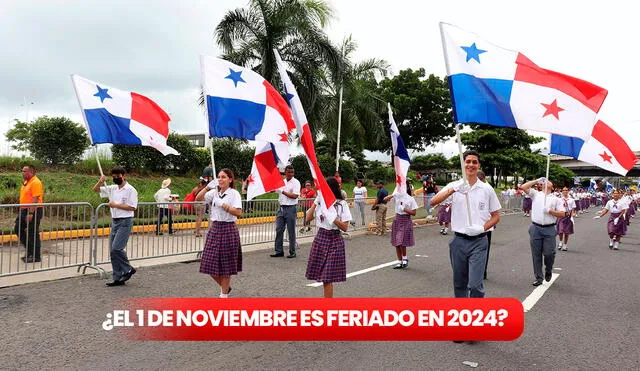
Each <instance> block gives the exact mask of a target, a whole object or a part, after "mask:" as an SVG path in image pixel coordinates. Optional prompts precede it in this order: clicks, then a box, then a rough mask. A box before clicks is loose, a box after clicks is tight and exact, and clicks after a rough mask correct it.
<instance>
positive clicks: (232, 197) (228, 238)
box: [200, 169, 242, 299]
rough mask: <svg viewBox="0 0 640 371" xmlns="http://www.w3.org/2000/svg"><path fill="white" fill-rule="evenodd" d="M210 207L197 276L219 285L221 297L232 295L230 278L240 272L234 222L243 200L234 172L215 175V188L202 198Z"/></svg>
mask: <svg viewBox="0 0 640 371" xmlns="http://www.w3.org/2000/svg"><path fill="white" fill-rule="evenodd" d="M204 200H205V202H206V203H207V204H210V205H211V211H210V213H209V215H210V225H211V226H210V227H209V232H208V233H207V241H206V243H205V245H204V250H203V251H202V259H201V260H200V273H204V274H208V275H210V276H211V278H213V280H214V281H216V283H217V284H218V285H219V286H220V298H223V299H226V298H227V297H228V295H229V292H231V276H232V275H236V274H238V272H241V271H242V248H241V246H240V233H239V232H238V227H237V226H236V219H238V217H239V216H240V215H242V198H241V196H240V192H238V191H236V190H235V189H234V187H233V171H231V170H230V169H222V170H220V172H219V173H218V187H217V189H212V190H210V191H208V192H207V193H206V194H205V195H204Z"/></svg>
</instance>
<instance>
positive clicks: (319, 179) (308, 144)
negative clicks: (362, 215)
mask: <svg viewBox="0 0 640 371" xmlns="http://www.w3.org/2000/svg"><path fill="white" fill-rule="evenodd" d="M273 52H274V54H275V56H276V63H277V65H278V72H279V73H280V79H281V80H282V85H284V90H285V93H286V96H287V102H288V103H289V105H290V106H291V112H292V113H293V119H294V121H295V124H296V129H297V131H298V136H299V137H300V144H301V145H302V149H303V150H304V154H305V155H306V156H307V162H308V163H309V169H310V170H311V176H312V177H313V183H314V184H315V186H316V189H317V190H318V196H317V198H316V201H319V204H320V209H321V210H322V211H323V212H324V213H325V214H327V216H331V217H333V219H335V217H337V213H336V211H335V210H334V208H333V207H331V206H333V204H334V203H335V202H336V197H335V195H334V194H333V192H331V189H330V188H329V184H327V180H326V179H325V178H324V176H323V175H322V171H321V170H320V165H319V163H318V158H317V157H316V150H315V147H314V145H313V137H312V136H311V129H310V128H309V122H308V121H307V115H306V114H305V113H304V109H303V107H302V101H301V100H300V97H299V96H298V92H297V91H296V88H295V86H293V83H292V82H291V79H290V78H289V74H288V73H287V67H286V66H285V64H284V61H283V60H282V58H280V54H279V53H278V51H277V50H275V49H274V50H273Z"/></svg>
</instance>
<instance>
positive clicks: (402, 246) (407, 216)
mask: <svg viewBox="0 0 640 371" xmlns="http://www.w3.org/2000/svg"><path fill="white" fill-rule="evenodd" d="M406 184H407V192H406V193H399V192H393V194H392V195H389V196H387V197H385V201H389V200H390V199H392V198H395V211H396V217H395V218H394V219H393V223H392V224H391V245H393V246H394V247H395V248H396V256H397V257H398V264H396V266H395V267H393V269H404V268H407V267H408V266H409V257H408V256H407V246H413V245H415V239H414V237H413V222H412V221H411V217H412V216H414V215H416V209H418V203H417V202H416V200H415V199H414V198H413V196H412V195H411V182H410V181H409V180H407V183H406Z"/></svg>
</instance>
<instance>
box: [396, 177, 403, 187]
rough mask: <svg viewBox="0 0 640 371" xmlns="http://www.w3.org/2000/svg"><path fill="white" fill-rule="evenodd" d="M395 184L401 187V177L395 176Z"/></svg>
mask: <svg viewBox="0 0 640 371" xmlns="http://www.w3.org/2000/svg"><path fill="white" fill-rule="evenodd" d="M396 183H398V185H402V177H401V176H400V175H396Z"/></svg>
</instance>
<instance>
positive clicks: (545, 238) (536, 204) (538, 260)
mask: <svg viewBox="0 0 640 371" xmlns="http://www.w3.org/2000/svg"><path fill="white" fill-rule="evenodd" d="M529 196H531V199H532V201H533V204H532V206H531V225H530V226H529V242H530V245H531V260H532V262H533V274H534V276H535V278H536V282H534V284H540V283H542V279H543V275H542V262H543V260H544V266H545V275H544V278H545V279H547V278H548V279H547V281H549V280H551V273H552V270H553V263H554V261H555V257H556V217H555V216H553V215H551V214H549V213H545V212H544V209H545V208H548V209H550V210H562V204H561V201H560V199H559V198H557V197H555V196H554V195H547V196H546V197H545V194H544V192H542V191H536V190H534V189H533V188H531V189H529Z"/></svg>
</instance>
